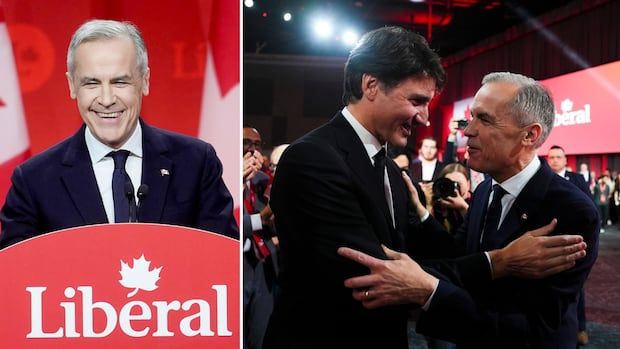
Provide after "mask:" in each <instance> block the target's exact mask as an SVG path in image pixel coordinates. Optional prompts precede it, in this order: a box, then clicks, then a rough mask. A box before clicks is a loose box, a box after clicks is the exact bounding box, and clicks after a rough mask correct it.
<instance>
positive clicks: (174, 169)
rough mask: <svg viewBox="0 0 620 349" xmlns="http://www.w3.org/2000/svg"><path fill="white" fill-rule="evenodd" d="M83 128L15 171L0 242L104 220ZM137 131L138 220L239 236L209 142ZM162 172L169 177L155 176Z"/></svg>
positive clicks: (0, 215) (3, 244)
mask: <svg viewBox="0 0 620 349" xmlns="http://www.w3.org/2000/svg"><path fill="white" fill-rule="evenodd" d="M140 122H142V121H140ZM85 127H86V126H82V128H80V130H79V131H78V132H77V133H76V134H75V135H74V136H72V137H70V138H68V139H66V140H64V141H63V142H61V143H59V144H57V145H55V146H54V147H52V148H50V149H48V150H46V151H44V152H43V153H41V154H38V155H36V156H34V157H33V158H31V159H30V160H28V161H26V162H25V163H23V164H21V165H20V166H18V167H17V168H16V169H15V171H14V172H13V176H12V178H11V180H12V186H11V189H10V191H9V193H8V196H7V199H6V203H5V205H4V207H3V208H2V211H1V212H0V221H1V222H2V235H1V236H0V247H6V246H9V245H11V244H14V243H16V242H19V241H22V240H25V239H28V238H31V237H34V236H37V235H40V234H43V233H47V232H50V231H54V230H59V229H65V228H71V227H76V226H81V225H89V224H97V223H108V219H107V217H106V213H105V209H104V207H103V202H102V200H101V195H100V193H99V189H98V187H97V181H96V179H95V173H94V171H93V167H92V164H91V160H90V157H89V155H88V149H87V147H86V141H85V139H84V130H85ZM142 135H143V143H142V149H143V161H142V183H144V184H146V185H148V186H149V192H148V195H147V196H146V197H145V198H144V199H143V200H142V201H143V202H142V203H141V204H140V210H139V212H138V221H139V222H145V223H147V222H152V223H166V224H175V225H184V226H190V227H195V228H200V229H205V230H209V231H212V232H217V233H221V234H223V235H227V236H230V237H234V238H238V237H239V229H238V227H237V223H236V221H235V219H234V216H233V200H232V197H231V195H230V193H229V192H228V189H226V186H225V185H224V182H223V180H222V164H221V162H220V160H219V159H218V158H217V155H216V154H215V150H214V149H213V147H212V146H211V145H210V144H208V143H205V142H203V141H201V140H198V139H195V138H191V137H187V136H183V135H180V134H176V133H172V132H168V131H164V130H160V129H157V128H154V127H151V126H148V125H146V124H145V123H144V122H142ZM162 169H166V170H168V172H169V175H162V172H161V170H162Z"/></svg>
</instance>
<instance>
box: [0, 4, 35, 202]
mask: <svg viewBox="0 0 620 349" xmlns="http://www.w3.org/2000/svg"><path fill="white" fill-rule="evenodd" d="M0 77H1V78H0V206H2V205H3V204H4V199H5V197H6V194H7V192H8V190H9V187H10V185H11V174H12V173H13V169H15V167H16V166H17V165H19V164H20V163H22V162H23V161H24V160H26V159H27V158H28V157H29V156H30V149H29V144H30V143H29V141H28V132H27V130H26V120H25V117H24V108H23V105H22V99H21V93H20V90H19V82H18V80H17V70H16V69H15V62H14V60H13V49H12V48H11V40H10V39H9V32H8V30H7V26H6V22H5V21H4V15H3V11H2V6H1V4H0Z"/></svg>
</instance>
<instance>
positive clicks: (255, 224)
mask: <svg viewBox="0 0 620 349" xmlns="http://www.w3.org/2000/svg"><path fill="white" fill-rule="evenodd" d="M250 221H251V222H252V231H257V230H262V229H263V221H262V219H260V213H255V214H253V215H250Z"/></svg>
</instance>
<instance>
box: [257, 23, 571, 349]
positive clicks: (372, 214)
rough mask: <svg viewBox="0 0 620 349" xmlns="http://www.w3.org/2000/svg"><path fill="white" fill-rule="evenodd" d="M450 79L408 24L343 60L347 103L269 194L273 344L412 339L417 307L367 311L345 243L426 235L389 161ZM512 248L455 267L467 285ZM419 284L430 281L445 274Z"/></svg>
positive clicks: (400, 242)
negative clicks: (275, 249)
mask: <svg viewBox="0 0 620 349" xmlns="http://www.w3.org/2000/svg"><path fill="white" fill-rule="evenodd" d="M444 79H445V74H444V71H443V68H442V67H441V64H440V61H439V57H438V56H437V54H435V53H434V52H433V51H432V50H431V49H430V48H429V46H428V44H427V42H426V41H425V40H424V38H423V37H421V36H420V35H418V34H415V33H413V32H410V31H407V30H404V29H402V28H398V27H385V28H380V29H377V30H374V31H371V32H369V33H367V34H366V35H364V36H363V37H362V39H361V40H360V42H359V43H358V45H357V46H356V47H355V48H354V49H353V50H352V51H351V53H350V55H349V58H348V61H347V63H346V66H345V77H344V91H345V92H344V97H343V99H344V103H345V104H346V107H345V108H344V109H342V111H339V112H338V113H337V114H336V116H335V117H334V118H333V119H332V120H331V121H329V122H328V123H326V124H325V125H323V126H321V127H319V128H318V129H316V130H314V131H312V132H310V133H308V134H307V135H305V136H303V137H302V138H300V139H298V140H297V141H295V142H294V143H292V144H291V145H290V146H289V147H288V148H287V149H286V151H285V152H284V154H283V155H282V157H281V159H280V162H279V164H278V170H277V172H276V175H275V179H274V184H273V188H272V191H271V202H270V203H271V207H272V209H273V212H274V215H275V220H276V226H277V228H278V237H279V238H280V261H281V264H280V274H279V285H280V289H279V290H280V292H279V294H278V295H277V298H276V304H275V308H274V312H273V314H272V316H271V318H270V321H269V327H268V329H267V334H266V336H265V342H264V348H265V349H271V348H403V349H404V348H407V347H408V343H407V318H408V311H409V307H405V306H390V307H385V308H381V309H374V310H368V309H365V308H364V307H363V306H362V304H360V303H358V302H357V301H355V300H354V299H352V298H351V296H350V292H349V290H347V289H346V288H345V287H344V280H345V279H347V278H349V277H352V276H356V275H363V274H365V273H366V272H367V269H366V268H365V267H363V266H360V265H358V264H356V263H355V262H351V261H348V260H346V259H345V258H342V257H341V256H339V255H338V254H337V250H338V248H340V247H342V246H348V247H353V248H356V249H359V250H362V251H364V252H366V253H368V254H370V255H373V256H376V257H379V258H387V256H386V254H385V252H384V250H383V249H382V247H381V245H385V246H388V247H391V248H393V249H396V250H400V251H405V250H406V249H407V240H409V239H410V236H412V235H416V233H419V232H420V231H418V230H416V228H415V226H413V225H412V224H411V223H410V220H409V218H410V217H409V211H408V206H409V199H408V193H407V189H406V187H405V183H404V182H403V179H402V175H401V172H402V171H400V169H399V168H398V167H397V166H396V164H395V163H394V162H393V161H392V160H391V159H386V156H385V146H386V144H387V143H390V144H392V145H395V146H400V147H403V146H405V145H406V143H407V138H408V137H409V136H410V135H411V131H412V128H413V127H414V125H415V124H417V123H419V124H426V122H427V121H428V106H429V103H430V102H431V100H432V98H433V97H434V96H435V93H436V91H437V90H438V89H440V88H441V87H442V85H443V82H444ZM424 218H425V217H422V219H421V220H424ZM418 222H419V220H418ZM426 237H427V236H426V235H425V236H422V240H424V239H425V238H426ZM428 237H429V238H432V236H428ZM551 239H553V240H555V239H554V238H551ZM565 241H567V242H569V245H571V244H572V242H574V241H575V240H572V239H570V238H569V239H567V240H565ZM521 242H522V241H521ZM577 247H579V245H578V244H577ZM414 250H415V251H419V252H420V253H427V254H430V255H432V254H435V255H441V253H442V250H443V246H441V245H439V244H424V243H420V244H417V245H415V246H414ZM415 251H414V252H412V253H416V252H415ZM523 251H528V253H529V251H530V249H523ZM512 252H515V250H514V249H512V250H511V249H506V250H503V251H500V255H503V256H506V259H503V258H502V259H496V260H494V261H492V262H493V269H491V268H490V265H489V260H488V259H487V256H486V255H485V254H484V253H482V252H480V253H474V254H472V255H471V256H468V257H465V258H463V259H461V260H458V261H453V262H449V261H447V262H446V265H445V267H446V270H449V271H450V272H451V273H452V274H453V275H457V277H458V278H460V279H462V280H467V282H471V283H474V284H475V283H478V282H484V281H485V280H490V279H491V273H492V270H493V271H496V272H497V273H502V272H500V269H504V270H505V268H507V265H506V263H508V264H511V265H513V264H512V262H514V261H515V260H516V259H514V258H513V257H515V254H514V253H512ZM525 259H527V260H528V261H530V262H531V261H532V259H531V258H529V257H526V258H525ZM534 259H536V258H534ZM509 260H510V262H509ZM548 262H553V260H551V259H544V260H543V264H546V263H548ZM526 264H527V263H526ZM560 265H561V266H564V265H565V263H563V262H562V263H560ZM548 267H550V266H549V265H547V266H546V267H545V268H548ZM496 268H497V270H496ZM516 269H519V268H518V267H517V268H516ZM420 282H421V283H422V284H424V286H425V287H426V286H428V287H431V288H432V287H434V286H435V285H436V283H437V279H436V278H435V277H433V276H430V275H428V277H425V278H424V279H423V280H421V281H420ZM362 294H364V291H363V290H362ZM427 299H428V297H427ZM422 304H424V301H422Z"/></svg>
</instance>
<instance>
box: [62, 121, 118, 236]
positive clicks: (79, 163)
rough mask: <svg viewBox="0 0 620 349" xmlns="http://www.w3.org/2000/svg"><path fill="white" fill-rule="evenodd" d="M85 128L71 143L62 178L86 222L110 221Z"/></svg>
mask: <svg viewBox="0 0 620 349" xmlns="http://www.w3.org/2000/svg"><path fill="white" fill-rule="evenodd" d="M85 128H86V126H82V128H80V130H79V131H78V132H77V133H76V134H75V135H74V136H73V137H72V139H71V142H70V143H69V147H68V149H67V151H66V152H65V155H64V157H63V159H62V164H63V165H64V171H63V173H62V175H61V180H62V182H63V184H64V185H65V188H66V189H67V192H68V193H69V196H70V197H71V199H72V200H73V202H74V204H75V207H76V208H77V210H78V212H79V213H80V215H81V216H82V219H83V220H84V224H87V225H88V224H98V223H108V217H107V215H106V213H105V208H104V206H103V200H102V199H101V194H100V193H99V187H98V186H97V179H96V177H95V171H94V170H93V166H92V163H91V160H90V156H89V154H88V149H87V147H86V140H85V139H84V130H85Z"/></svg>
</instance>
